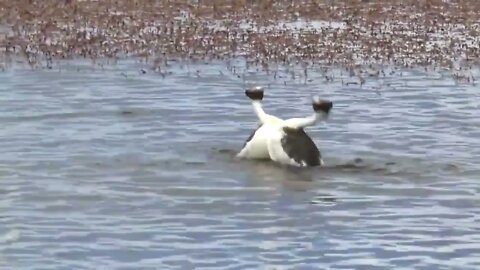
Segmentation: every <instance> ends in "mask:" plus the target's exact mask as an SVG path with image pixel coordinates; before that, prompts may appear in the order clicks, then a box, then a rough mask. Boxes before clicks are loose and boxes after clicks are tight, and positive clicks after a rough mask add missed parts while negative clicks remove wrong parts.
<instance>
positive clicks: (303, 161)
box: [237, 87, 332, 167]
mask: <svg viewBox="0 0 480 270" xmlns="http://www.w3.org/2000/svg"><path fill="white" fill-rule="evenodd" d="M246 95H247V96H248V97H249V98H250V99H251V100H252V104H253V107H254V111H255V113H256V114H257V116H258V118H259V119H260V122H261V124H260V126H259V127H258V128H257V129H256V130H255V131H254V132H253V133H252V134H251V135H250V137H249V138H248V139H247V141H246V142H245V144H244V146H243V148H242V150H241V151H240V152H239V153H238V155H237V157H240V158H248V159H270V160H273V161H275V162H278V163H280V164H284V165H291V166H297V167H311V166H318V165H322V164H323V161H322V159H321V155H320V151H319V150H318V148H317V146H316V145H315V143H314V142H313V140H312V139H311V138H310V137H309V136H308V135H307V134H306V133H305V131H304V127H306V126H310V125H313V124H315V123H316V122H317V121H318V120H320V119H322V118H324V117H326V116H327V115H328V112H329V111H330V108H331V107H332V103H331V102H329V101H322V100H320V99H318V98H317V99H316V100H314V103H313V107H314V110H315V113H314V114H313V115H312V116H310V117H305V118H292V119H287V120H283V119H280V118H278V117H276V116H273V115H269V114H266V113H265V112H264V111H263V108H262V106H261V103H260V101H261V100H262V98H263V89H261V88H258V87H257V88H253V89H250V90H247V91H246Z"/></svg>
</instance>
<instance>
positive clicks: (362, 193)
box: [0, 61, 480, 269]
mask: <svg viewBox="0 0 480 270" xmlns="http://www.w3.org/2000/svg"><path fill="white" fill-rule="evenodd" d="M142 68H145V66H143V65H142V64H140V63H135V62H133V61H122V62H120V63H118V64H117V65H113V66H109V65H107V66H104V68H101V67H99V66H93V65H91V64H89V63H83V62H72V63H66V64H63V66H62V68H61V69H52V70H36V71H32V70H30V69H28V68H10V69H7V70H6V71H5V72H2V73H0V81H1V83H0V92H1V106H0V123H1V125H2V126H3V128H2V131H1V132H0V136H1V137H0V149H1V150H2V151H1V152H0V160H1V163H0V179H1V182H0V194H1V197H0V213H1V214H0V268H1V269H39V268H44V267H45V268H51V269H133V268H137V269H192V268H202V267H214V268H218V269H327V268H328V269H479V268H480V199H479V198H480V197H479V191H480V182H479V180H480V179H479V175H480V169H479V167H478V161H479V159H478V157H479V156H480V140H479V137H480V131H479V128H480V111H479V109H480V108H479V106H480V91H479V88H478V85H477V86H475V85H469V84H458V83H456V82H455V81H454V80H452V78H451V77H449V76H447V75H442V74H440V73H439V74H436V73H435V74H433V73H424V72H419V71H415V70H404V71H396V73H395V74H393V75H389V76H386V77H383V76H380V77H379V78H376V77H368V78H366V83H365V84H364V85H359V84H349V83H348V81H349V80H351V78H350V77H349V76H348V75H347V73H346V72H341V71H340V70H337V71H335V74H336V77H335V80H334V81H333V82H331V81H328V82H327V81H326V80H325V79H324V78H323V77H322V76H323V75H317V77H315V75H310V76H311V77H309V78H308V80H305V78H302V77H301V75H302V74H303V73H302V72H297V73H298V74H297V75H296V77H295V80H293V79H292V76H291V74H290V75H288V74H287V75H286V74H283V75H282V74H280V73H278V74H277V76H276V79H273V76H272V74H270V75H266V74H263V73H256V72H255V70H254V69H251V70H250V71H248V72H242V75H241V76H240V78H239V77H237V76H236V75H234V74H232V73H231V72H229V71H228V69H227V68H226V67H225V65H223V64H210V65H200V64H199V65H190V66H183V67H181V66H179V65H175V64H174V65H172V66H170V67H169V69H168V70H169V71H170V72H171V73H170V74H168V75H166V76H164V77H163V76H161V75H159V74H158V73H155V72H153V71H151V70H147V72H146V73H145V74H143V73H142V72H141V69H142ZM310 74H316V73H315V72H311V73H310ZM318 74H320V73H318ZM340 76H343V77H340ZM342 81H343V83H342ZM253 83H257V84H261V85H265V86H266V87H267V88H266V91H267V92H266V97H265V101H264V104H265V109H266V111H267V112H270V113H273V114H275V115H278V116H281V117H284V118H288V117H294V116H303V115H307V114H310V110H311V107H310V96H311V95H312V94H320V95H321V96H322V97H325V98H329V99H331V100H332V101H333V102H334V108H333V111H332V115H331V117H330V119H329V120H328V122H325V123H321V124H319V125H318V126H316V127H311V128H308V133H309V134H311V136H312V137H313V138H314V140H315V141H316V143H317V144H318V145H319V147H320V148H321V151H322V154H323V156H324V160H325V162H326V167H325V168H315V169H308V170H296V169H287V168H282V167H279V166H277V165H274V164H272V163H270V162H260V163H256V162H250V161H239V160H236V159H235V158H234V154H235V153H236V151H238V150H239V149H240V147H241V146H242V144H243V142H244V140H245V139H246V138H247V137H248V135H249V134H250V133H251V131H252V130H253V128H255V126H256V119H255V116H254V114H253V111H252V109H251V107H250V105H249V102H248V100H247V99H246V97H245V96H244V94H243V90H244V88H245V86H246V85H250V84H253ZM122 267H123V268H122Z"/></svg>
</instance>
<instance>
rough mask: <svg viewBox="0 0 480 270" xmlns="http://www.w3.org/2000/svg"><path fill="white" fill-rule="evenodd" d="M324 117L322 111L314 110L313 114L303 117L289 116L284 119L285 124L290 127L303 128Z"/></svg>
mask: <svg viewBox="0 0 480 270" xmlns="http://www.w3.org/2000/svg"><path fill="white" fill-rule="evenodd" d="M325 118H326V114H325V113H323V112H315V113H314V114H312V115H310V116H307V117H304V118H291V119H288V120H286V121H285V126H288V127H291V128H304V127H308V126H313V125H315V124H316V123H317V122H318V121H320V120H323V119H325Z"/></svg>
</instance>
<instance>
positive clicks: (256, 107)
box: [252, 100, 267, 124]
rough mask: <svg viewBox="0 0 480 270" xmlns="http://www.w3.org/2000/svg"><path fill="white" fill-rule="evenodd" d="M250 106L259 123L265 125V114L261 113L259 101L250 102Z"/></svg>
mask: <svg viewBox="0 0 480 270" xmlns="http://www.w3.org/2000/svg"><path fill="white" fill-rule="evenodd" d="M252 105H253V110H254V111H255V114H256V115H257V117H258V119H260V122H262V124H263V123H265V122H266V121H267V114H266V113H265V111H263V108H262V103H261V102H260V101H259V100H252Z"/></svg>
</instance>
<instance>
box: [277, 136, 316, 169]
mask: <svg viewBox="0 0 480 270" xmlns="http://www.w3.org/2000/svg"><path fill="white" fill-rule="evenodd" d="M283 131H284V132H285V134H286V135H285V136H284V137H283V138H282V140H281V143H282V147H283V150H284V151H285V153H287V155H288V156H289V157H290V158H292V159H293V160H295V162H297V163H299V164H302V163H303V162H305V163H306V164H307V166H317V165H320V158H321V155H320V151H319V150H318V148H317V146H316V145H315V143H314V142H313V141H312V139H311V138H310V137H309V136H308V135H307V134H306V133H305V131H304V130H303V129H294V128H289V127H284V128H283Z"/></svg>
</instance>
